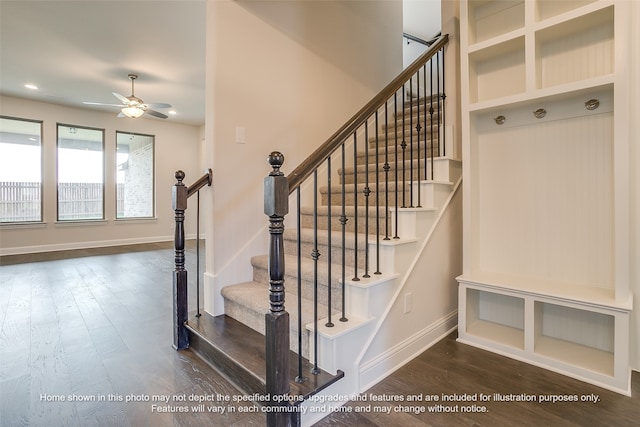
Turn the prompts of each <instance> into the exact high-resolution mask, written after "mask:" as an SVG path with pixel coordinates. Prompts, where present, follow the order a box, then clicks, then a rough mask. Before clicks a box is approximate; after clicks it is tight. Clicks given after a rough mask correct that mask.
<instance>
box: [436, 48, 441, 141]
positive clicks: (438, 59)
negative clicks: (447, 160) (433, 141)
mask: <svg viewBox="0 0 640 427" xmlns="http://www.w3.org/2000/svg"><path fill="white" fill-rule="evenodd" d="M439 53H440V52H437V53H436V61H437V64H438V95H439V94H440V55H439ZM439 98H440V97H438V148H439V150H438V151H439V152H440V151H441V150H442V148H440V130H441V129H440V99H439Z"/></svg>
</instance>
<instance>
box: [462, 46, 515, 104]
mask: <svg viewBox="0 0 640 427" xmlns="http://www.w3.org/2000/svg"><path fill="white" fill-rule="evenodd" d="M525 90H526V70H525V38H524V36H521V37H518V38H516V39H511V40H509V41H506V42H503V43H500V44H496V45H493V46H491V47H488V48H485V49H482V50H478V51H475V52H473V53H472V54H470V55H469V101H470V102H471V103H476V102H482V101H487V100H492V99H497V98H502V97H506V96H510V95H516V94H521V93H524V92H525Z"/></svg>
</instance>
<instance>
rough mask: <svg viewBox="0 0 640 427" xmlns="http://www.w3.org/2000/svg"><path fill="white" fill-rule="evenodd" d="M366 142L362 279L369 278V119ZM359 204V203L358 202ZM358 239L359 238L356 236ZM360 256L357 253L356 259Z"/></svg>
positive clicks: (366, 124)
mask: <svg viewBox="0 0 640 427" xmlns="http://www.w3.org/2000/svg"><path fill="white" fill-rule="evenodd" d="M364 141H365V144H366V147H365V148H366V149H365V160H364V191H363V193H364V201H365V202H364V205H365V208H364V212H365V216H364V274H363V275H362V277H364V278H365V279H366V278H369V277H371V276H369V195H370V194H371V190H370V189H369V119H367V120H365V121H364ZM356 204H357V201H356ZM356 239H357V236H356ZM357 256H358V254H357V252H356V257H357Z"/></svg>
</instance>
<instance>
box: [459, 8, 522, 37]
mask: <svg viewBox="0 0 640 427" xmlns="http://www.w3.org/2000/svg"><path fill="white" fill-rule="evenodd" d="M524 10H525V2H524V0H522V1H512V0H500V1H496V0H490V1H487V0H472V1H470V2H469V41H468V43H469V44H470V45H471V44H474V43H478V42H481V41H483V40H487V39H490V38H493V37H496V36H499V35H501V34H504V33H507V32H510V31H513V30H516V29H518V28H522V27H523V26H524Z"/></svg>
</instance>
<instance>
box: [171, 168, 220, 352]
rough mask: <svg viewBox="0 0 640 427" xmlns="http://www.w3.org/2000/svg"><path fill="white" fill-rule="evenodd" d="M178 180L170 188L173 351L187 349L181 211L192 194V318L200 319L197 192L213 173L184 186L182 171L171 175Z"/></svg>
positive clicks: (208, 181)
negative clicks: (194, 202) (194, 212)
mask: <svg viewBox="0 0 640 427" xmlns="http://www.w3.org/2000/svg"><path fill="white" fill-rule="evenodd" d="M175 177H176V180H177V181H178V182H177V183H176V184H175V185H174V186H173V192H172V205H173V210H174V212H175V221H176V226H175V235H174V245H175V269H174V270H173V348H175V349H176V350H182V349H185V348H187V347H189V334H188V332H187V328H186V326H185V322H186V321H187V316H188V313H189V311H188V310H189V303H188V299H187V285H188V281H187V269H186V267H185V261H186V258H185V250H184V249H185V231H184V217H185V216H184V212H185V210H186V209H187V201H188V199H189V197H191V196H193V195H194V194H197V195H198V200H197V202H198V203H197V218H196V221H197V223H196V224H197V225H196V258H197V260H196V316H200V189H201V188H202V187H204V186H205V185H208V186H211V183H212V181H213V171H212V170H211V169H208V170H207V173H206V174H204V175H203V176H202V177H200V178H199V179H198V180H197V181H196V182H194V183H193V184H192V185H191V186H189V187H187V186H186V185H185V184H184V183H183V182H182V181H183V180H184V178H185V173H184V172H183V171H181V170H180V171H177V172H176V173H175Z"/></svg>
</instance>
